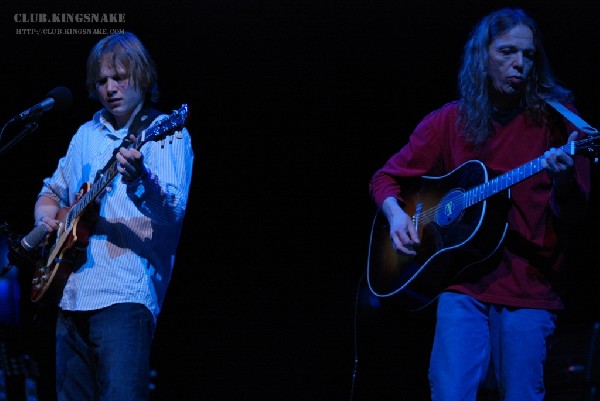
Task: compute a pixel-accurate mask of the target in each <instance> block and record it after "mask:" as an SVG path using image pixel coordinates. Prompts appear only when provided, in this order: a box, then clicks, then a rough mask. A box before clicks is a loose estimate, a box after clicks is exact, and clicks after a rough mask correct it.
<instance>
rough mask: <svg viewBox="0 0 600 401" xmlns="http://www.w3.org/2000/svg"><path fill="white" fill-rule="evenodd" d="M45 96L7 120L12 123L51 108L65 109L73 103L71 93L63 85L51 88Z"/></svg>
mask: <svg viewBox="0 0 600 401" xmlns="http://www.w3.org/2000/svg"><path fill="white" fill-rule="evenodd" d="M46 96H47V98H46V99H44V100H42V101H41V102H40V103H38V104H36V105H35V106H33V107H30V108H28V109H27V110H25V111H24V112H22V113H20V114H18V115H16V116H14V117H13V118H11V119H10V120H9V121H8V122H9V123H14V122H17V121H23V120H27V119H28V118H29V117H32V116H37V115H39V114H41V113H43V112H45V111H48V110H51V109H56V110H65V109H67V108H69V106H71V103H73V94H72V93H71V91H70V90H69V89H68V88H65V87H64V86H58V87H56V88H54V89H52V90H51V91H50V92H48V94H47V95H46Z"/></svg>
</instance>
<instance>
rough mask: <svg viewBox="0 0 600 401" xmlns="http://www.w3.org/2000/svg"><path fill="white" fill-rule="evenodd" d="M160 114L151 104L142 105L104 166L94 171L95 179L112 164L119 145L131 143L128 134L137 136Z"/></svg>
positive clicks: (126, 145)
mask: <svg viewBox="0 0 600 401" xmlns="http://www.w3.org/2000/svg"><path fill="white" fill-rule="evenodd" d="M160 114H162V113H161V112H160V111H159V110H156V109H155V108H153V107H151V106H146V105H144V106H143V107H142V109H141V110H140V111H139V113H137V115H136V116H135V118H134V119H133V121H132V122H131V124H130V125H129V129H128V130H127V135H125V138H123V142H121V143H120V144H119V146H117V147H116V148H115V150H113V153H112V156H111V158H110V159H109V160H108V161H107V162H106V164H105V165H104V167H103V168H102V169H101V170H98V172H97V173H96V180H98V179H99V178H100V176H102V174H104V173H105V172H106V170H107V169H108V168H109V167H110V166H111V165H112V164H113V162H114V161H115V159H116V154H117V152H118V151H119V149H120V148H121V147H125V148H127V147H128V146H129V145H131V141H130V140H129V135H131V134H134V135H135V136H136V137H137V136H138V135H139V134H140V132H142V131H143V130H145V129H146V128H148V127H149V126H150V124H151V123H152V121H154V119H155V118H156V117H158V116H159V115H160Z"/></svg>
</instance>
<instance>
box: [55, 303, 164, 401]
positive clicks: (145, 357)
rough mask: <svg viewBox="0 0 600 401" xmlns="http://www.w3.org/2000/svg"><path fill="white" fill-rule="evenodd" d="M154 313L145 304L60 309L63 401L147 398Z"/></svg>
mask: <svg viewBox="0 0 600 401" xmlns="http://www.w3.org/2000/svg"><path fill="white" fill-rule="evenodd" d="M154 325H155V323H154V317H153V316H152V314H151V312H150V311H149V310H148V309H147V308H146V307H145V306H144V305H141V304H134V303H123V304H116V305H112V306H109V307H107V308H104V309H100V310H94V311H85V312H71V311H59V313H58V318H57V323H56V392H57V397H58V400H59V401H148V400H149V398H150V390H149V385H150V348H151V343H152V336H153V333H154Z"/></svg>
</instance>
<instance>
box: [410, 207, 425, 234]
mask: <svg viewBox="0 0 600 401" xmlns="http://www.w3.org/2000/svg"><path fill="white" fill-rule="evenodd" d="M422 211H423V203H421V202H419V203H417V204H416V206H415V214H414V215H413V217H412V221H413V224H414V226H415V228H416V229H417V231H418V229H419V221H420V220H421V212H422Z"/></svg>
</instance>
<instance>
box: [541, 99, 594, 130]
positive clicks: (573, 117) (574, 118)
mask: <svg viewBox="0 0 600 401" xmlns="http://www.w3.org/2000/svg"><path fill="white" fill-rule="evenodd" d="M546 103H548V104H549V105H550V106H552V107H554V108H555V109H556V111H558V112H559V113H560V114H562V115H563V116H564V117H565V118H566V119H567V120H569V121H570V122H571V123H572V124H573V125H574V126H576V127H577V128H578V129H579V130H581V131H582V132H584V133H586V134H588V135H596V134H598V130H597V129H596V128H594V127H592V126H591V125H589V124H588V123H586V122H585V121H584V120H583V119H582V118H581V117H579V116H578V115H577V114H575V113H573V112H572V111H571V110H569V109H568V108H566V107H565V106H564V105H563V104H562V103H560V102H557V101H556V100H552V99H546Z"/></svg>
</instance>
